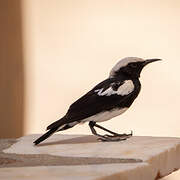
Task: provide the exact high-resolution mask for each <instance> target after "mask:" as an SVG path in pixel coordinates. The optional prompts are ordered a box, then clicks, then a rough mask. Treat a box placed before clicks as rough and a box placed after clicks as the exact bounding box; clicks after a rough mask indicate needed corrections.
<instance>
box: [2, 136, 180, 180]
mask: <svg viewBox="0 0 180 180" xmlns="http://www.w3.org/2000/svg"><path fill="white" fill-rule="evenodd" d="M38 136H39V135H30V136H25V137H22V138H19V139H17V140H13V139H8V140H0V167H1V168H0V179H4V180H6V179H12V177H13V179H14V180H16V179H18V177H23V178H22V179H25V180H26V179H37V180H40V179H49V178H51V179H54V180H56V179H59V177H61V178H60V179H65V180H66V179H92V180H93V179H120V180H121V179H122V180H136V179H137V180H139V179H141V180H154V179H158V178H160V177H163V176H166V175H168V174H170V173H171V172H173V171H175V170H177V169H179V168H180V138H162V137H132V138H130V139H128V140H126V141H121V142H99V141H97V140H96V137H94V136H85V135H59V134H56V135H54V136H52V137H50V138H49V139H48V140H46V141H45V142H44V143H42V144H41V145H39V146H33V144H32V142H33V141H34V140H35V139H36V138H37V137H38ZM33 166H36V167H33ZM16 177H17V178H16ZM73 177H74V178H73Z"/></svg>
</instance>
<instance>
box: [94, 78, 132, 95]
mask: <svg viewBox="0 0 180 180" xmlns="http://www.w3.org/2000/svg"><path fill="white" fill-rule="evenodd" d="M133 90H134V84H133V82H132V81H131V80H125V81H124V83H123V84H122V85H120V86H119V88H118V89H117V91H114V90H113V89H112V87H109V88H108V89H106V90H105V91H104V92H102V91H103V88H101V89H97V90H95V92H97V94H98V95H99V96H111V95H113V94H117V95H121V96H124V95H128V94H129V93H131V92H132V91H133Z"/></svg>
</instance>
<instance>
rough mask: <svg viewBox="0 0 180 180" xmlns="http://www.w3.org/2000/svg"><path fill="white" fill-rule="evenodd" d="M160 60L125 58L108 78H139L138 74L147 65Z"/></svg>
mask: <svg viewBox="0 0 180 180" xmlns="http://www.w3.org/2000/svg"><path fill="white" fill-rule="evenodd" d="M160 60H161V59H142V58H138V57H126V58H124V59H122V60H120V61H119V62H118V63H117V64H116V65H115V66H114V67H113V68H112V70H111V72H110V74H109V77H110V78H113V77H117V76H119V75H122V74H124V75H127V76H130V77H132V78H138V77H140V73H141V71H142V69H143V67H145V66H146V65H147V64H149V63H152V62H155V61H160Z"/></svg>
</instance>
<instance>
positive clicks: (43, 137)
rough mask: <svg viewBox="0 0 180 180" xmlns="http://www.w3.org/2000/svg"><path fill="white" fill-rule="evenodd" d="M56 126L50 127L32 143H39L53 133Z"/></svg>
mask: <svg viewBox="0 0 180 180" xmlns="http://www.w3.org/2000/svg"><path fill="white" fill-rule="evenodd" d="M57 129H58V127H56V128H52V129H50V130H49V131H48V132H47V133H45V134H43V135H42V136H41V137H39V138H38V139H37V140H35V141H34V142H33V143H34V144H35V145H37V144H39V143H40V142H42V141H44V140H45V139H47V138H48V137H49V136H51V135H52V134H54V133H55V132H56V131H57Z"/></svg>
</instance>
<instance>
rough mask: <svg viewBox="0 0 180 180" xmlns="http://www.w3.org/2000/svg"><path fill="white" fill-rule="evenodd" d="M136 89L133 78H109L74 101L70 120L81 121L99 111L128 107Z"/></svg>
mask: <svg viewBox="0 0 180 180" xmlns="http://www.w3.org/2000/svg"><path fill="white" fill-rule="evenodd" d="M133 91H134V84H133V82H132V81H131V80H125V81H124V80H123V81H119V80H118V81H114V80H113V79H107V80H105V81H103V82H101V83H100V84H98V85H97V86H96V87H94V88H93V89H92V90H91V91H89V92H88V93H87V94H85V95H84V96H82V97H81V98H80V99H78V100H77V101H76V102H74V103H73V104H72V105H71V106H70V108H69V110H68V112H67V114H66V118H67V119H68V122H73V121H81V120H82V119H85V118H87V117H90V116H93V115H95V114H97V113H99V112H102V111H107V110H112V109H113V108H117V107H121V106H122V107H123V106H124V107H126V101H127V99H128V98H127V97H128V96H129V95H131V94H132V93H133Z"/></svg>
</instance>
